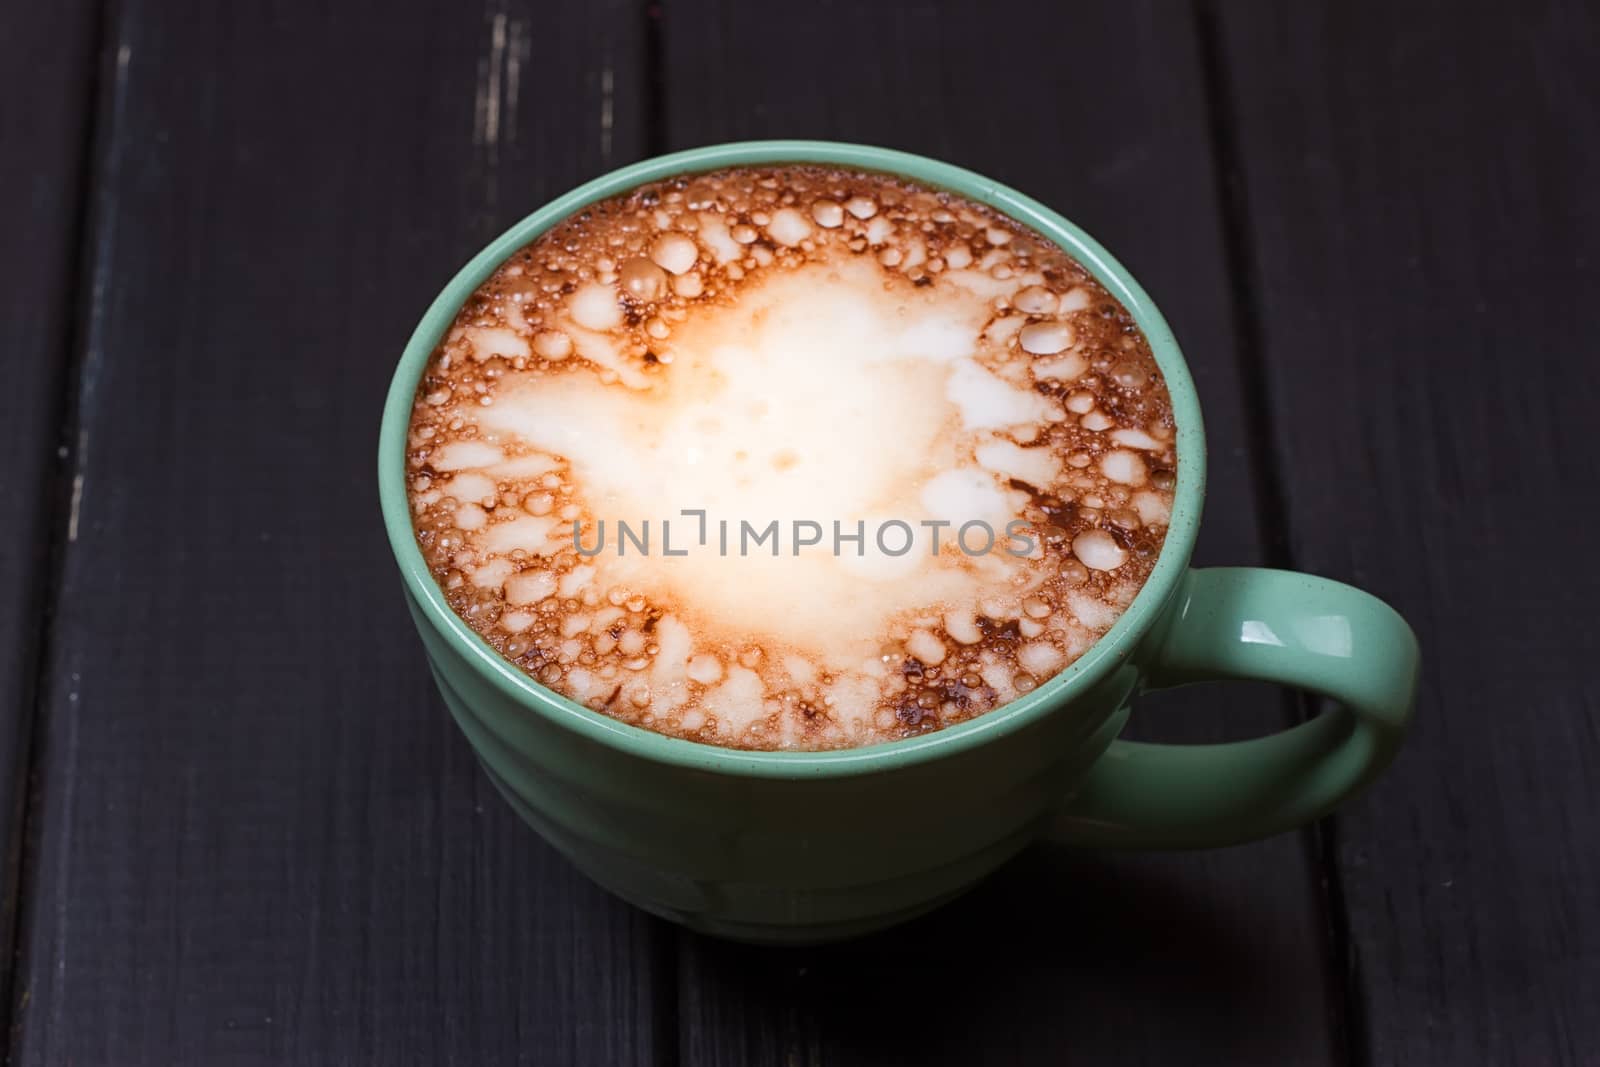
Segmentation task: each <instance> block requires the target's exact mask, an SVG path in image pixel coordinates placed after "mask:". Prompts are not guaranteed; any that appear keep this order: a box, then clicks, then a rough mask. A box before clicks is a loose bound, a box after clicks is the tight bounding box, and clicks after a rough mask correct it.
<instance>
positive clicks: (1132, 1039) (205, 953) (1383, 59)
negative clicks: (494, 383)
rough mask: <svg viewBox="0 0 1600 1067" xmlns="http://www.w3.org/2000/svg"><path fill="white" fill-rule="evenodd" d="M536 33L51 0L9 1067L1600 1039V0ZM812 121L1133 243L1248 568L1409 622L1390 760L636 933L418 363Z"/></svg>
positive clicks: (0, 548) (885, 17)
mask: <svg viewBox="0 0 1600 1067" xmlns="http://www.w3.org/2000/svg"><path fill="white" fill-rule="evenodd" d="M488 4H489V6H488V8H487V9H483V8H481V7H473V6H471V5H463V4H457V3H444V2H438V0H434V2H431V3H430V2H422V3H414V4H406V5H393V4H389V3H378V2H375V0H358V2H350V3H340V4H321V3H298V4H288V3H283V4H259V3H215V2H208V3H197V2H191V3H165V2H161V3H158V2H155V0H108V2H106V3H104V4H103V5H101V6H100V7H98V8H96V7H95V6H94V5H92V4H78V3H37V4H26V3H22V2H20V0H19V2H16V3H13V4H11V5H9V7H8V11H7V13H6V15H5V16H4V19H3V25H0V138H3V140H0V197H3V201H0V202H3V204H4V210H5V215H4V218H5V223H6V224H5V232H4V239H3V241H0V272H3V274H0V338H3V339H4V343H5V356H4V358H5V363H4V368H5V374H4V385H3V388H0V447H3V449H4V452H3V455H4V460H3V461H0V500H3V502H4V509H5V510H4V524H3V534H0V694H3V698H0V711H3V717H0V795H3V796H4V797H5V805H4V808H3V811H0V837H3V844H4V849H3V854H4V856H5V859H6V868H5V894H4V901H5V910H4V914H3V916H0V932H3V937H4V945H3V946H0V948H4V949H5V952H4V956H5V958H6V959H7V960H9V961H10V966H9V968H8V970H7V977H6V978H5V987H4V988H3V989H0V1004H3V1005H4V1009H3V1010H5V1011H6V1013H7V1016H8V1018H9V1023H10V1025H9V1053H10V1059H11V1061H12V1062H15V1063H19V1064H30V1065H31V1064H49V1065H55V1064H75V1065H80V1067H81V1065H87V1064H150V1065H162V1067H166V1065H173V1064H204V1065H210V1064H228V1063H295V1064H335V1063H340V1064H342V1063H361V1064H379V1065H391V1064H444V1063H457V1064H467V1065H479V1064H501V1063H517V1062H526V1063H550V1064H564V1063H585V1064H606V1065H611V1064H684V1065H700V1064H729V1065H744V1064H774V1065H785V1067H787V1065H813V1064H855V1063H889V1064H944V1063H949V1064H963V1065H965V1064H973V1063H979V1062H984V1063H1091V1064H1099V1063H1112V1062H1115V1063H1121V1064H1157V1063H1182V1064H1190V1063H1207V1064H1210V1063H1230V1064H1323V1063H1335V1062H1338V1063H1351V1064H1361V1065H1366V1064H1404V1065H1413V1064H1440V1065H1451V1067H1455V1065H1462V1064H1530V1065H1539V1067H1543V1065H1548V1064H1577V1063H1590V1064H1593V1063H1600V798H1597V794H1600V771H1597V769H1596V768H1600V683H1597V681H1596V675H1595V673H1594V672H1595V670H1596V668H1597V666H1600V626H1597V625H1596V623H1595V622H1594V614H1595V609H1596V607H1597V606H1600V580H1597V568H1596V566H1595V562H1594V558H1593V553H1594V551H1595V547H1594V536H1593V533H1592V530H1593V522H1594V517H1595V516H1596V513H1597V509H1596V507H1595V495H1596V492H1597V490H1600V464H1597V461H1596V456H1595V449H1594V447H1593V445H1592V444H1591V442H1590V439H1589V436H1588V435H1589V433H1590V432H1592V431H1594V430H1595V429H1596V427H1597V425H1600V384H1597V383H1600V361H1597V357H1600V346H1597V343H1596V342H1597V337H1600V328H1597V326H1596V322H1597V316H1600V196H1597V195H1596V194H1597V186H1600V79H1597V77H1596V73H1595V71H1596V69H1597V64H1596V57H1597V55H1600V14H1597V12H1596V10H1595V9H1594V7H1593V6H1592V5H1590V6H1587V7H1585V6H1583V5H1580V4H1578V3H1576V2H1556V0H1551V2H1535V3H1531V4H1527V5H1520V6H1519V5H1505V4H1488V3H1476V4H1467V5H1461V4H1453V3H1444V2H1438V3H1408V4H1403V5H1397V4H1388V3H1378V2H1375V0H1362V2H1358V3H1338V4H1333V3H1328V4H1321V3H1304V4H1287V3H1279V2H1276V0H1247V2H1240V3H1232V2H1221V0H1200V2H1198V3H1197V4H1195V5H1193V6H1187V5H1182V4H1178V3H1168V2H1158V0H1148V2H1144V3H1126V2H1120V0H1107V2H1101V3H1082V4H1070V5H1069V4H1060V3H1044V2H1039V3H1032V4H1027V5H1006V4H999V3H967V4H937V3H930V2H918V3H905V4H891V3H858V4H846V3H831V2H814V3H781V4H761V3H752V2H750V0H662V2H658V3H645V2H642V0H632V2H628V3H622V2H614V0H592V2H590V3H587V4H580V3H577V2H571V3H565V4H549V5H546V6H543V7H533V6H505V5H504V4H502V3H500V2H499V0H488ZM770 136H815V137H827V138H833V139H842V140H859V141H868V142H876V143H879V144H885V145H890V146H894V147H900V148H906V149H911V150H913V151H919V152H923V153H927V154H931V155H935V156H939V157H943V158H946V159H949V160H952V161H954V162H958V163H961V164H965V165H968V166H972V167H975V168H977V169H980V170H983V171H985V172H988V173H990V174H993V175H994V176H996V177H998V178H1000V179H1002V180H1004V181H1006V182H1009V183H1011V184H1014V185H1016V186H1018V187H1020V188H1022V189H1024V190H1027V191H1029V192H1031V193H1033V194H1035V195H1037V196H1039V197H1040V198H1042V199H1044V200H1045V201H1046V202H1048V203H1051V204H1052V205H1054V206H1056V207H1057V208H1059V209H1060V210H1061V211H1062V212H1063V213H1065V214H1066V215H1068V216H1069V217H1071V218H1073V219H1074V220H1075V221H1077V222H1079V223H1081V224H1082V225H1084V226H1085V227H1086V228H1087V229H1088V230H1089V231H1090V232H1092V233H1094V234H1095V235H1097V236H1098V237H1100V238H1101V239H1102V240H1103V241H1104V242H1105V243H1106V244H1107V245H1108V246H1109V247H1110V248H1111V249H1113V250H1114V251H1115V252H1116V253H1117V254H1118V255H1119V256H1120V257H1121V258H1122V259H1123V260H1124V262H1126V263H1127V264H1128V265H1129V266H1130V267H1131V269H1132V270H1133V272H1134V273H1135V274H1136V275H1137V276H1138V277H1139V278H1140V279H1141V280H1142V281H1143V282H1144V284H1145V286H1146V287H1147V288H1148V289H1149V290H1150V291H1151V292H1152V293H1153V294H1154V296H1155V298H1156V300H1157V301H1158V302H1159V303H1160V304H1161V306H1162V307H1163V308H1164V310H1165V311H1166V313H1167V315H1168V317H1169V318H1170V319H1171V320H1172V322H1173V325H1174V327H1175V328H1176V330H1177V333H1178V336H1179V339H1180V341H1181V343H1182V344H1183V346H1184V348H1185V350H1186V352H1187V354H1188V357H1189V361H1190V364H1191V366H1192V367H1193V368H1194V372H1195V376H1196V378H1197V379H1198V383H1199V388H1200V391H1201V393H1202V396H1203V400H1204V403H1205V406H1206V417H1207V422H1208V424H1209V430H1210V437H1211V442H1212V453H1211V468H1210V478H1211V485H1212V487H1213V488H1212V495H1211V499H1210V500H1209V502H1208V507H1207V512H1208V520H1207V524H1206V530H1205V534H1204V536H1203V537H1202V540H1201V547H1200V553H1199V556H1200V561H1201V562H1211V563H1269V564H1275V565H1280V566H1290V567H1297V568H1301V569H1305V570H1309V571H1313V572H1315V573H1318V574H1324V575H1328V576H1331V577H1335V578H1339V579H1343V580H1347V581H1350V582H1353V583H1355V584H1358V585H1361V586H1364V587H1366V588H1368V589H1371V590H1373V591H1374V592H1376V593H1378V594H1380V595H1382V596H1384V597H1385V598H1387V599H1389V600H1390V601H1391V602H1392V603H1393V604H1394V605H1395V606H1396V607H1398V608H1399V609H1400V611H1402V612H1403V613H1404V614H1405V615H1406V616H1407V617H1409V618H1410V619H1411V621H1412V622H1413V624H1414V625H1415V626H1416V628H1417V630H1418V632H1419V634H1420V636H1421V639H1422V642H1423V648H1424V653H1425V657H1426V663H1425V670H1424V673H1423V680H1422V696H1421V707H1420V710H1419V713H1418V717H1417V724H1416V729H1415V732H1414V734H1413V736H1412V738H1411V741H1410V743H1409V745H1408V748H1407V751H1406V752H1405V753H1404V754H1403V755H1402V757H1401V759H1400V760H1399V762H1398V763H1397V764H1396V766H1395V767H1394V768H1393V770H1392V771H1391V772H1390V773H1389V774H1388V775H1387V776H1386V777H1385V778H1384V779H1383V780H1382V781H1381V782H1380V783H1379V784H1378V785H1377V786H1376V787H1375V788H1373V789H1372V790H1371V791H1370V792H1368V793H1367V794H1366V795H1364V796H1362V797H1361V798H1359V799H1358V800H1356V801H1355V802H1353V803H1351V804H1349V805H1347V806H1346V807H1345V808H1344V809H1343V810H1341V811H1340V812H1339V814H1338V815H1337V817H1335V818H1331V819H1328V820H1325V821H1324V822H1323V823H1321V824H1320V825H1318V826H1316V827H1314V828H1312V829H1309V830H1307V831H1305V832H1303V833H1301V834H1298V835H1290V836H1284V837H1280V838H1278V839H1275V840H1271V841H1266V842H1262V843H1260V844H1256V845H1251V846H1247V847H1242V848H1234V849H1229V850H1224V851H1218V852H1211V853H1197V854H1171V855H1138V856H1136V855H1098V854H1092V853H1067V852H1064V851H1061V850H1059V849H1053V848H1048V847H1042V846H1041V847H1039V848H1036V849H1035V850H1034V851H1032V852H1030V853H1028V854H1026V855H1025V856H1024V857H1023V858H1022V859H1021V860H1019V861H1018V862H1016V863H1014V864H1013V865H1012V866H1010V867H1009V868H1007V869H1006V870H1005V871H1004V872H1002V873H1001V874H999V875H997V876H996V877H995V878H994V879H993V880H992V881H990V882H989V883H987V884H986V885H985V886H983V887H982V888H980V889H979V890H978V891H976V892H974V893H973V894H972V895H970V896H969V897H967V898H966V899H964V900H963V901H961V902H959V903H958V904H955V905H953V906H951V907H949V908H947V909H945V910H944V911H943V912H940V913H938V914H936V915H934V916H932V917H930V918H928V919H925V920H922V921H920V922H918V923H915V924H913V925H911V926H909V927H906V928H904V929H901V930H898V931H895V932H891V933H889V934H886V935H882V936H879V937H876V938H873V939H869V940H867V941H863V942H860V943H857V944H851V945H846V946H841V947H835V948H828V949H823V950H805V951H800V950H796V951H759V950H754V949H749V948H741V947H736V946H730V945H727V944H722V943H717V942H713V941H709V940H706V939H703V938H700V937H696V936H692V935H689V934H686V933H683V932H682V931H680V930H677V929H675V928H673V927H671V926H668V925H666V924H664V923H662V922H659V921H656V920H654V919H651V918H648V917H646V916H644V915H642V914H641V913H639V912H636V911H634V910H632V909H630V908H629V907H627V906H626V905H624V904H621V903H619V902H618V901H616V900H613V899H611V898H610V897H608V896H606V895H605V894H604V893H602V892H601V891H600V890H598V889H596V888H595V887H594V886H592V885H590V884H589V883H588V882H586V881H585V880H584V879H583V878H582V877H581V876H579V875H577V874H576V873H575V872H573V871H572V870H571V869H570V868H569V867H568V866H567V864H566V863H565V862H564V861H563V860H562V859H561V858H560V857H558V856H557V855H556V854H555V853H553V852H552V851H551V849H550V848H548V847H547V846H546V845H544V844H543V843H542V842H541V841H540V840H539V839H538V838H537V837H536V836H534V835H533V834H532V833H531V832H530V831H527V830H525V829H524V828H523V827H522V826H521V825H520V824H519V823H518V822H517V821H516V819H515V817H514V816H513V815H512V813H511V812H510V811H509V810H508V809H507V808H506V807H505V806H504V804H503V803H501V802H500V801H499V799H498V798H497V797H495V796H494V795H493V792H492V790H491V787H490V786H489V784H488V783H487V782H486V781H485V779H484V778H483V776H482V775H481V773H480V772H479V771H478V769H477V767H476V765H475V763H474V761H473V759H472V757H471V755H470V753H469V752H468V749H467V746H466V745H465V743H464V742H463V741H462V739H461V738H460V737H459V736H458V735H457V733H456V731H455V728H454V727H453V726H452V725H451V723H450V720H449V718H448V716H447V715H446V714H445V713H444V710H443V708H442V707H441V705H440V703H439V701H438V699H437V697H436V696H435V694H434V692H433V690H432V688H431V686H430V685H429V682H428V679H427V672H426V669H425V667H424V664H423V662H422V659H421V656H420V654H419V648H418V645H417V641H416V639H415V637H414V634H413V633H412V631H411V627H410V623H409V622H408V620H407V618H406V616H405V613H404V610H403V608H402V605H401V599H400V595H399V584H398V582H397V580H396V576H395V573H394V566H393V563H392V562H391V559H390V556H389V552H388V549H387V547H386V545H385V542H384V538H383V536H382V532H381V529H380V525H379V519H378V508H377V495H376V492H375V488H374V478H373V466H374V450H375V443H376V430H377V418H378V409H379V403H380V398H381V396H382V393H383V391H384V388H385V386H386V384H387V381H388V377H389V373H390V370H391V367H392V365H393V363H394V361H395V359H396V357H397V355H398V353H399V351H400V348H401V346H402V344H403V342H404V340H405V339H406V337H407V336H408V334H409V332H410V330H411V328H412V326H413V325H414V324H415V322H416V320H417V318H418V317H419V315H420V314H421V311H422V309H423V308H424V306H425V305H426V303H427V302H428V300H430V299H431V297H432V296H433V295H434V293H435V292H436V291H437V290H438V289H439V287H440V286H441V285H442V283H443V282H444V281H445V279H446V278H448V277H449V275H450V274H451V273H452V272H453V271H454V270H455V269H456V267H457V266H458V265H460V264H461V263H462V262H463V261H464V260H465V259H466V258H467V257H468V256H469V255H470V254H471V253H472V252H473V251H474V250H476V249H477V248H478V247H479V246H480V245H482V244H483V243H485V242H486V241H487V240H488V239H489V238H490V237H491V236H493V235H494V234H496V233H497V232H499V231H500V230H501V229H502V228H504V227H505V226H507V225H508V224H509V223H510V222H512V221H513V220H514V219H517V218H519V217H520V216H522V215H524V214H525V213H527V212H529V211H530V210H532V209H533V208H534V207H536V206H538V205H539V204H540V203H542V202H543V201H545V200H546V199H548V198H550V197H552V196H553V195H555V194H557V193H559V192H561V191H563V190H564V189H566V188H568V187H570V186H572V185H574V184H576V183H577V182H579V181H580V180H582V179H585V178H588V177H591V176H593V175H595V174H598V173H600V172H602V171H604V170H607V169H609V168H611V167H614V166H617V165H620V164H623V163H625V162H628V161H630V160H633V159H637V158H640V157H642V156H645V155H648V154H651V153H655V152H659V151H664V150H668V149H674V148H681V147H686V146H690V145H696V144H702V143H707V142H714V141H723V140H734V139H741V138H752V137H770ZM1312 710H1314V709H1311V708H1308V707H1303V706H1302V705H1301V704H1300V703H1299V702H1297V701H1295V700H1291V699H1288V698H1285V697H1284V696H1282V695H1280V694H1279V693H1277V692H1275V691H1270V690H1267V689H1265V688H1260V687H1254V688H1252V687H1237V688H1234V687H1223V688H1220V689H1211V690H1201V691H1191V692H1187V693H1184V694H1177V695H1172V696H1163V697H1161V698H1160V699H1158V700H1156V701H1153V702H1152V704H1151V706H1149V707H1147V708H1145V709H1144V710H1143V713H1142V714H1140V715H1137V716H1136V718H1137V719H1138V720H1139V729H1140V731H1141V732H1142V733H1143V734H1144V735H1145V736H1157V737H1162V738H1165V739H1174V740H1187V741H1203V740H1215V739H1220V738H1232V737H1242V736H1247V735H1250V734H1253V733H1259V732H1264V731H1267V730H1271V729H1274V728H1276V727H1278V726H1280V725H1282V724H1283V723H1284V722H1286V721H1288V720H1292V719H1296V718H1298V717H1300V716H1302V715H1304V714H1308V713H1310V712H1311V711H1312Z"/></svg>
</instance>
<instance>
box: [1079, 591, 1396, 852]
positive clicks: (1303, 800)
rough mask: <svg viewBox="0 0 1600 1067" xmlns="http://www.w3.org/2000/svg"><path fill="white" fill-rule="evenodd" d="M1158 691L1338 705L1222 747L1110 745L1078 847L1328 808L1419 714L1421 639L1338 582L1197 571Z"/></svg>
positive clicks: (1182, 596)
mask: <svg viewBox="0 0 1600 1067" xmlns="http://www.w3.org/2000/svg"><path fill="white" fill-rule="evenodd" d="M1170 610H1171V613H1172V614H1171V621H1170V622H1169V624H1168V627H1167V630H1166V633H1165V634H1164V635H1163V636H1161V637H1160V639H1159V644H1158V645H1157V647H1156V650H1155V654H1154V658H1153V661H1152V662H1151V664H1150V668H1149V674H1148V682H1147V688H1150V689H1165V688H1168V687H1171V686H1179V685H1188V684H1190V683H1193V682H1208V681H1218V680H1222V679H1250V680H1254V681H1264V682H1278V683H1280V684H1283V685H1290V686H1294V687H1296V688H1298V689H1305V690H1308V691H1310V692H1312V693H1317V694H1320V695H1322V696H1325V697H1330V698H1332V699H1333V700H1336V701H1338V702H1339V704H1340V705H1341V706H1340V707H1338V708H1336V709H1333V710H1329V711H1326V712H1324V713H1322V714H1320V715H1318V716H1317V717H1316V718H1313V719H1311V720H1309V721H1307V722H1304V723H1301V724H1300V725H1298V726H1294V727H1291V728H1289V729H1287V730H1284V731H1282V732H1280V733H1276V734H1271V735H1269V736H1267V737H1262V738H1257V739H1256V740H1252V741H1239V742H1234V743H1230V744H1216V745H1162V744H1147V743H1142V742H1136V741H1122V740H1116V741H1112V742H1111V745H1110V747H1109V748H1107V749H1106V751H1105V753H1104V754H1103V755H1102V756H1101V757H1100V759H1099V760H1097V761H1096V762H1095V764H1094V765H1093V767H1091V768H1090V771H1089V774H1088V777H1087V778H1086V779H1085V782H1084V784H1083V787H1082V789H1081V790H1080V791H1079V792H1078V793H1077V794H1076V795H1075V796H1074V797H1073V799H1072V800H1071V801H1070V802H1069V803H1068V805H1067V807H1066V809H1065V810H1064V811H1063V813H1062V814H1061V816H1060V823H1059V825H1058V831H1059V832H1058V834H1056V835H1052V836H1059V837H1060V838H1061V839H1063V840H1065V841H1067V842H1068V843H1071V844H1077V845H1086V846H1102V847H1130V848H1205V847H1211V846H1217V845H1231V844H1237V843H1239V842H1243V841H1249V840H1253V839H1255V838H1259V837H1266V836H1268V835H1270V834H1275V833H1278V832H1280V831H1283V830H1289V829H1293V828H1294V827H1297V826H1301V825H1303V824H1305V823H1307V822H1310V821H1311V820H1313V819H1316V818H1318V817H1320V816H1322V815H1324V814H1326V813H1327V812H1328V811H1329V810H1330V809H1331V808H1333V806H1334V805H1336V804H1338V803H1339V802H1340V801H1342V800H1343V799H1345V798H1346V797H1348V796H1349V795H1350V794H1352V793H1354V792H1355V791H1356V790H1358V789H1360V788H1361V787H1362V786H1364V785H1366V784H1367V783H1368V782H1370V781H1371V780H1372V779H1373V778H1374V777H1376V776H1377V774H1378V773H1379V772H1380V771H1382V770H1383V769H1384V767H1386V766H1388V764H1389V761H1390V760H1392V759H1393V758H1394V754H1395V751H1396V749H1398V748H1399V746H1400V741H1401V738H1402V737H1403V736H1404V734H1405V731H1406V726H1407V725H1408V724H1409V723H1410V721H1411V713H1412V705H1413V700H1414V697H1415V695H1416V688H1417V667H1418V650H1417V639H1416V635H1415V634H1413V633H1412V632H1411V627H1410V626H1408V625H1406V621H1405V620H1404V619H1402V618H1401V617H1400V616H1399V615H1398V614H1397V613H1396V612H1395V611H1394V609H1393V608H1391V607H1389V605H1387V604H1385V603H1384V602H1383V601H1381V600H1379V599H1378V598H1377V597H1375V596H1372V595H1371V594H1369V593H1363V592H1362V591H1361V590H1359V589H1353V588H1351V587H1350V586H1348V585H1344V584H1342V583H1339V582H1332V581H1328V580H1327V579H1325V578H1316V577H1313V576H1311V575H1309V574H1296V573H1294V572H1292V571H1279V570H1268V569H1265V568H1260V567H1216V568H1208V569H1203V570H1191V571H1190V572H1189V573H1188V574H1187V575H1185V577H1184V584H1183V586H1182V588H1180V589H1179V591H1178V595H1177V599H1176V600H1175V601H1174V603H1173V605H1172V606H1171V609H1170Z"/></svg>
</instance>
